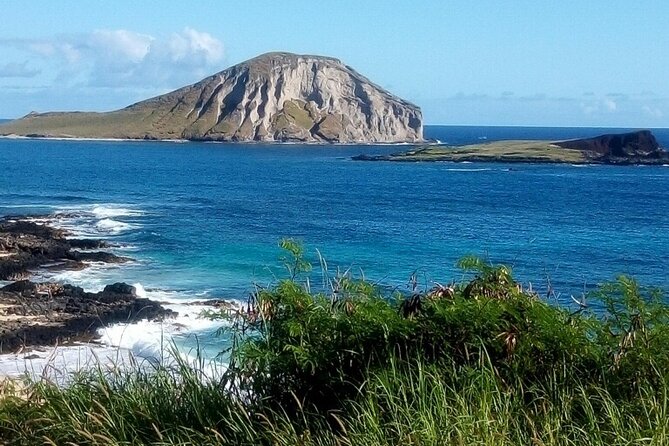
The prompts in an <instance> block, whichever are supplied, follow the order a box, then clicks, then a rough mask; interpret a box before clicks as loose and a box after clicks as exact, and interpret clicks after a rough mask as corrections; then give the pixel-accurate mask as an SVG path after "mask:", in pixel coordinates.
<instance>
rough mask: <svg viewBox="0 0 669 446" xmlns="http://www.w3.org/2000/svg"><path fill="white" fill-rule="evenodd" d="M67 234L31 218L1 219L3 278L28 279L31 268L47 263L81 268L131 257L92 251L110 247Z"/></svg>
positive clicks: (1, 264) (0, 273) (1, 269)
mask: <svg viewBox="0 0 669 446" xmlns="http://www.w3.org/2000/svg"><path fill="white" fill-rule="evenodd" d="M67 235H68V233H67V232H66V231H63V230H61V229H57V228H53V227H51V226H47V225H43V224H38V223H35V222H32V221H26V220H23V219H14V218H5V219H0V280H19V279H23V278H26V277H28V275H29V270H31V269H35V268H39V267H42V266H44V265H50V266H49V267H50V268H60V269H82V268H84V267H85V263H84V262H104V263H123V262H127V261H128V260H130V259H128V258H126V257H120V256H117V255H115V254H112V253H110V252H106V251H90V250H95V249H100V248H107V247H109V246H108V244H107V243H106V242H105V241H103V240H93V239H69V238H67ZM82 250H85V251H82Z"/></svg>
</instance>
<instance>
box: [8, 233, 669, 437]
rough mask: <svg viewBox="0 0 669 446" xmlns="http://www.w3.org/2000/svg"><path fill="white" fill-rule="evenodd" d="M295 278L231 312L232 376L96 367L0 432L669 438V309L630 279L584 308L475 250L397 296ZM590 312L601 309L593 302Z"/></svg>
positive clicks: (44, 393)
mask: <svg viewBox="0 0 669 446" xmlns="http://www.w3.org/2000/svg"><path fill="white" fill-rule="evenodd" d="M280 246H281V247H282V248H284V250H285V251H286V255H285V257H284V258H283V259H282V262H283V264H284V266H285V267H286V270H287V273H288V277H289V278H288V279H285V280H282V281H279V282H278V283H277V284H276V285H275V286H273V287H270V288H259V289H257V291H256V292H254V293H253V295H252V296H251V297H250V299H249V302H248V305H247V306H246V308H245V309H244V310H243V311H240V312H239V313H237V314H236V315H234V316H233V322H234V324H232V327H233V328H232V330H234V333H233V335H234V336H233V338H234V339H235V343H234V344H233V348H232V352H231V356H230V359H231V361H230V368H229V370H228V372H227V373H226V374H225V375H224V376H223V377H221V378H220V379H217V380H212V379H210V378H207V377H205V376H203V375H202V373H201V372H199V371H198V370H197V369H193V368H191V367H190V366H189V365H187V364H185V363H183V362H179V363H177V366H176V367H166V366H157V367H156V368H155V369H151V370H148V371H147V370H145V369H139V368H137V369H131V370H127V371H125V372H114V373H113V374H111V375H109V374H108V373H103V372H102V371H98V372H97V373H91V372H88V373H85V374H82V375H81V376H79V377H77V379H76V380H75V381H74V382H73V383H72V384H71V385H69V386H67V387H65V388H61V387H58V386H55V385H52V384H49V383H46V382H38V383H34V384H31V385H30V386H29V387H28V389H27V393H25V394H24V397H16V396H9V397H5V399H2V400H0V443H2V441H5V442H8V443H9V444H17V445H19V444H26V445H29V444H67V443H68V442H70V443H73V444H89V445H97V444H105V445H106V444H119V445H120V444H221V445H223V444H224V445H232V444H248V445H251V444H272V445H280V444H285V445H295V444H299V445H325V444H328V445H329V444H332V445H335V444H336V445H354V444H355V445H357V444H360V445H363V444H364V445H377V444H378V445H391V444H392V445H395V444H413V445H442V444H443V445H451V444H481V445H515V444H537V445H576V444H594V445H604V444H606V445H618V444H620V445H622V444H649V445H651V444H666V443H668V442H669V417H668V415H669V413H668V412H669V409H668V408H669V386H668V385H667V384H668V383H669V307H668V306H667V304H666V302H665V300H664V297H663V295H662V294H661V293H660V292H659V291H657V290H648V289H644V288H642V287H640V286H639V285H638V284H637V283H636V282H634V280H632V279H630V278H628V277H624V276H623V277H620V278H619V279H618V280H617V281H616V282H613V283H610V284H605V285H603V286H602V287H600V288H599V289H598V290H597V291H596V292H594V293H592V294H590V295H589V296H587V299H586V302H585V304H583V305H582V306H581V307H580V308H578V309H577V310H576V311H570V310H569V309H566V308H559V307H557V306H554V305H550V304H548V303H547V302H545V301H544V300H542V299H540V298H539V297H538V296H537V295H536V294H535V293H533V292H532V291H528V290H525V289H523V287H522V286H521V285H520V284H519V283H517V282H516V281H515V280H514V278H513V274H512V271H511V270H510V269H509V268H507V267H505V266H502V265H491V264H488V263H487V262H484V261H482V260H480V259H477V258H474V257H467V258H464V259H463V260H461V261H460V262H459V266H460V267H461V268H462V269H463V270H465V271H467V272H469V273H470V274H471V277H470V279H469V280H467V281H464V282H462V283H459V284H453V285H451V286H442V285H439V284H435V286H434V287H433V288H432V289H429V290H424V291H422V292H419V291H418V290H416V289H415V287H414V289H412V290H410V292H408V293H407V294H400V293H395V294H394V295H392V296H388V295H385V294H384V293H383V292H382V290H381V289H380V288H378V287H376V286H374V285H372V284H370V283H369V282H366V281H364V280H361V279H357V278H355V277H353V276H352V275H351V274H350V272H345V273H343V274H337V276H336V277H334V278H333V279H331V280H329V281H328V284H329V287H327V288H325V289H326V291H323V292H319V293H314V292H312V291H311V285H310V282H309V276H308V273H309V272H310V271H311V264H310V263H309V262H308V261H307V260H306V259H305V251H304V249H303V248H302V247H301V246H300V245H299V244H298V243H297V242H295V241H294V240H290V239H286V240H282V241H281V243H280ZM591 308H599V309H600V310H597V311H594V310H592V309H591Z"/></svg>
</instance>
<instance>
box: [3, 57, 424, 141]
mask: <svg viewBox="0 0 669 446" xmlns="http://www.w3.org/2000/svg"><path fill="white" fill-rule="evenodd" d="M0 134H3V135H9V134H14V135H22V136H49V137H85V138H130V139H188V140H209V141H296V142H336V143H353V142H363V143H366V142H382V143H396V142H420V141H422V140H423V124H422V114H421V111H420V109H419V108H418V107H417V106H415V105H413V104H411V103H409V102H407V101H404V100H402V99H400V98H398V97H396V96H393V95H392V94H390V93H389V92H387V91H386V90H384V89H382V88H380V87H379V86H377V85H375V84H373V83H372V82H371V81H369V80H368V79H367V78H365V77H364V76H362V75H360V74H359V73H357V72H356V71H355V70H353V69H352V68H350V67H348V66H346V65H344V64H343V63H342V62H340V61H339V60H337V59H333V58H328V57H320V56H306V55H296V54H290V53H268V54H264V55H261V56H258V57H256V58H254V59H251V60H249V61H246V62H243V63H240V64H238V65H235V66H233V67H231V68H228V69H227V70H224V71H222V72H220V73H217V74H215V75H213V76H210V77H208V78H206V79H203V80H202V81H200V82H198V83H196V84H193V85H190V86H186V87H183V88H180V89H178V90H175V91H173V92H171V93H167V94H165V95H162V96H158V97H155V98H152V99H148V100H146V101H142V102H138V103H136V104H133V105H131V106H129V107H127V108H124V109H122V110H117V111H113V112H108V113H81V112H76V113H43V114H39V113H31V114H29V115H27V116H25V117H24V118H21V119H19V120H16V121H12V122H10V123H7V124H4V125H0Z"/></svg>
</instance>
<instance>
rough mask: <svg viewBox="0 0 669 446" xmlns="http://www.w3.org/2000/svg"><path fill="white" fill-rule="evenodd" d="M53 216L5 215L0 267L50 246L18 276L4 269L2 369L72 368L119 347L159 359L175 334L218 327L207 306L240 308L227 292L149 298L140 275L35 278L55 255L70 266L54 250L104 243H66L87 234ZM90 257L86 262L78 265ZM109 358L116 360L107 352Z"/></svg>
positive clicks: (0, 225)
mask: <svg viewBox="0 0 669 446" xmlns="http://www.w3.org/2000/svg"><path fill="white" fill-rule="evenodd" d="M50 219H57V215H56V214H54V215H53V216H51V217H50V216H43V215H39V216H36V215H26V216H11V217H3V218H0V248H2V250H3V254H4V255H3V256H2V257H0V270H4V271H5V272H7V271H10V270H15V269H20V268H11V267H9V268H8V267H7V264H10V263H13V262H15V261H16V258H18V257H21V255H24V254H25V253H22V252H21V251H22V249H23V248H26V249H28V248H30V249H34V250H36V251H40V250H44V253H40V255H39V256H38V257H37V258H36V259H35V260H34V261H30V258H28V257H25V255H24V258H27V259H28V263H29V264H30V266H31V267H30V269H25V270H23V269H21V271H20V274H18V276H17V277H3V279H10V280H3V281H2V282H1V285H0V325H1V327H0V377H1V376H10V375H11V376H15V377H18V376H21V375H23V374H25V373H29V374H31V375H33V376H40V375H41V374H42V373H43V372H45V370H46V369H50V370H53V371H56V370H69V368H67V367H65V366H66V365H68V363H69V364H70V365H71V366H72V368H75V369H80V366H88V365H89V364H90V363H91V361H94V360H96V359H97V358H98V357H100V358H101V357H103V356H105V357H107V356H116V357H118V356H119V355H121V356H125V357H126V359H127V358H129V357H131V356H132V357H137V358H140V359H141V358H144V359H147V360H150V361H154V360H156V359H160V358H161V357H163V354H165V351H164V350H165V349H166V348H167V347H168V346H169V345H170V343H171V342H173V341H172V339H173V337H174V336H179V337H184V336H185V337H188V336H190V335H189V333H190V330H194V331H193V333H197V332H198V331H199V330H204V329H206V330H207V331H208V330H211V331H212V332H213V331H215V329H216V328H219V327H220V326H221V325H223V323H222V322H213V321H209V320H200V316H201V314H202V313H203V312H205V311H206V310H208V309H214V310H215V309H216V308H220V309H224V310H230V311H234V309H235V308H236V306H235V304H234V303H233V301H230V300H223V299H211V300H202V299H198V300H184V301H176V300H175V301H165V300H159V299H150V298H148V297H147V292H146V291H145V290H144V288H143V287H142V285H141V284H139V283H136V284H134V285H128V284H125V283H116V284H114V285H107V286H106V287H105V288H104V289H103V290H102V291H98V292H97V293H91V292H87V291H84V289H82V288H80V287H77V286H72V285H68V284H67V283H62V282H53V281H52V280H51V279H47V281H46V282H44V281H40V278H38V279H37V281H36V282H31V281H30V280H28V279H31V278H33V277H34V276H39V275H40V274H42V273H41V271H44V268H48V267H49V263H50V262H52V263H54V262H55V263H56V265H55V266H56V267H57V268H59V267H60V268H61V269H60V270H63V271H67V270H68V269H67V267H68V261H69V260H68V259H65V260H66V261H65V262H63V263H59V260H61V259H52V258H49V255H50V254H53V256H55V257H59V256H60V255H66V256H67V255H70V254H74V255H75V256H81V255H95V256H99V255H100V254H101V251H93V252H90V250H88V251H87V250H84V252H81V251H79V250H76V249H74V250H68V249H65V248H67V247H70V248H71V247H72V244H74V245H77V244H78V243H80V241H81V239H76V238H65V237H66V236H68V235H70V236H71V235H72V233H70V232H68V231H67V230H65V229H60V228H58V227H56V226H54V225H53V222H50V221H49V220H50ZM31 220H38V221H39V223H37V222H35V221H31ZM40 235H41V236H42V238H40V237H39V236H40ZM83 243H84V244H85V245H87V246H89V247H93V246H94V247H95V248H96V249H98V248H102V249H110V248H111V249H113V247H114V245H113V244H111V243H109V242H107V241H105V240H103V239H85V241H84V242H83ZM5 250H6V251H5ZM43 254H44V255H43ZM104 257H105V258H106V259H107V260H110V259H111V260H116V259H119V258H120V257H118V256H115V255H114V254H112V253H109V252H104ZM124 259H125V258H124ZM128 260H129V259H128ZM102 264H106V265H110V266H114V265H117V264H118V262H113V261H112V263H109V262H104V261H103V262H102ZM91 265H92V264H87V263H86V262H82V263H81V265H79V266H80V268H79V270H82V269H88V268H90V267H91ZM51 266H52V267H53V266H54V265H51ZM63 268H64V269H63ZM60 270H58V271H60ZM47 277H48V275H47ZM13 279H19V280H13ZM163 343H164V345H163ZM112 353H113V355H112ZM54 357H59V358H61V360H60V363H59V364H57V365H54V364H53V362H52V360H51V359H52V358H54ZM84 359H85V361H84ZM105 363H106V364H107V365H109V364H111V362H110V361H106V360H105ZM127 363H128V362H127V361H126V364H127ZM98 365H99V364H98ZM122 365H123V364H121V365H120V366H122Z"/></svg>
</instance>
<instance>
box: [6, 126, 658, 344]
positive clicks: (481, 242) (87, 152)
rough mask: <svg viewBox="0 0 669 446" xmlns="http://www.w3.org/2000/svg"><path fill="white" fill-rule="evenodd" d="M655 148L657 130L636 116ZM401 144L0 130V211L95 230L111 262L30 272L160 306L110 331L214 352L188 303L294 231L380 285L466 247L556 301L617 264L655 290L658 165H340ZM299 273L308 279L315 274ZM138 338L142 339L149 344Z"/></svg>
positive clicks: (444, 130)
mask: <svg viewBox="0 0 669 446" xmlns="http://www.w3.org/2000/svg"><path fill="white" fill-rule="evenodd" d="M624 130H626V129H599V128H597V129H594V128H538V127H531V128H528V127H453V126H427V127H426V131H425V134H426V137H427V138H431V139H435V140H439V141H442V142H444V143H448V144H468V143H480V142H485V141H494V140H499V139H569V138H580V137H588V136H595V135H598V134H602V133H609V132H621V131H624ZM653 132H654V134H655V135H656V137H657V138H658V140H659V141H660V144H661V145H662V146H663V147H669V130H668V129H654V130H653ZM404 148H405V147H404V146H371V145H363V146H354V145H352V146H314V145H298V144H295V145H271V144H252V145H243V144H233V143H229V144H217V143H177V142H127V141H115V142H110V141H58V140H31V139H1V140H0V172H2V175H0V215H25V214H34V215H44V214H54V213H61V215H62V216H61V217H60V218H59V219H58V220H56V221H55V223H57V224H58V225H60V226H63V227H66V228H68V229H70V230H71V231H72V232H73V233H74V234H75V235H78V236H83V237H102V238H107V239H109V240H111V241H112V242H114V243H115V244H117V245H118V247H117V248H116V251H117V252H119V253H121V254H122V255H126V256H130V257H132V258H133V259H135V261H134V262H131V263H130V264H126V265H112V266H109V265H92V266H91V267H90V268H88V269H85V270H83V271H68V272H58V273H53V272H39V273H38V277H40V278H42V279H49V280H59V281H64V282H68V283H72V284H75V285H80V286H83V287H84V288H86V289H87V290H91V291H96V290H99V289H101V288H102V287H103V286H104V285H105V284H108V283H112V282H117V281H124V282H128V283H132V284H138V286H140V285H141V287H140V288H141V289H143V290H144V292H145V293H146V295H147V296H148V297H150V298H153V299H157V300H162V301H167V302H171V303H172V305H173V306H174V307H175V308H176V309H178V310H180V311H181V313H182V316H183V317H181V318H180V319H179V320H178V321H177V323H174V324H172V325H169V324H166V325H160V326H158V325H150V324H149V325H143V326H134V327H128V326H122V327H116V328H115V327H111V328H110V329H109V330H108V331H107V332H106V333H105V336H103V340H105V341H106V342H107V343H108V344H110V345H118V346H121V347H124V348H127V349H129V350H132V351H134V352H139V353H140V354H141V352H143V351H145V350H146V349H147V348H148V349H149V350H150V351H154V352H155V348H156V347H155V345H156V342H158V341H161V342H164V334H165V333H166V332H167V333H168V334H169V335H170V336H174V339H175V342H177V344H178V345H179V346H182V347H185V348H191V347H193V346H194V345H195V342H196V341H195V340H194V339H195V338H194V335H197V336H198V337H197V343H198V344H199V345H200V346H202V347H203V348H205V349H207V351H210V352H216V351H218V350H220V349H221V348H222V346H224V344H225V340H224V339H221V338H218V337H216V336H214V335H213V332H214V331H215V328H217V327H218V326H220V322H211V321H207V320H202V319H200V318H198V317H197V316H198V314H199V311H201V309H202V308H201V307H199V306H188V305H185V304H186V303H188V302H192V301H198V300H205V299H211V298H223V299H230V300H236V301H243V300H244V299H245V298H246V297H247V296H248V294H249V293H250V292H252V290H253V288H254V285H255V284H260V285H268V284H271V283H273V282H275V281H276V280H277V279H279V278H282V277H285V275H286V273H285V271H284V270H283V267H282V266H281V262H280V261H279V257H280V256H281V252H280V250H279V248H278V246H277V244H278V241H279V240H280V239H281V238H283V237H293V238H296V239H298V240H300V241H301V242H302V243H303V244H304V246H305V247H306V250H307V255H308V259H309V260H311V261H312V262H313V263H314V265H318V264H319V255H322V256H323V258H325V259H326V260H327V264H328V268H329V271H330V272H331V273H333V272H335V271H336V270H337V268H339V269H341V270H346V269H351V270H352V271H354V272H356V273H357V274H364V276H365V277H366V278H368V279H369V280H372V281H374V282H376V283H378V284H379V285H380V286H382V287H385V288H387V289H388V290H393V289H396V290H400V291H403V290H404V291H406V290H407V289H408V288H407V287H408V281H409V278H410V276H411V275H412V274H415V275H416V277H417V278H418V280H419V285H420V286H421V287H423V288H429V287H431V286H432V285H433V284H434V282H439V283H447V282H450V281H451V280H460V279H461V278H462V277H463V276H462V273H461V272H460V271H458V270H457V268H456V267H455V264H456V262H457V260H458V259H459V258H461V257H462V256H465V255H468V254H475V255H478V256H481V257H483V258H485V259H488V260H489V261H491V262H494V263H504V264H507V265H510V266H511V267H512V268H513V270H514V272H515V275H516V276H517V278H518V279H520V280H522V281H523V282H526V283H528V282H531V283H532V286H533V288H534V289H536V290H539V291H540V292H544V291H545V290H546V288H547V284H548V282H549V281H550V283H551V284H552V286H553V289H554V290H555V292H556V293H557V303H561V304H564V305H568V304H570V303H571V296H575V297H580V296H581V294H582V293H584V292H587V291H588V290H591V289H592V288H593V287H595V286H596V285H597V284H599V283H602V282H605V281H609V280H613V279H615V277H616V276H617V275H619V274H629V275H632V276H634V277H636V278H637V279H638V280H639V281H640V282H641V283H643V284H646V285H652V286H659V287H664V288H667V289H669V276H668V275H667V271H669V206H668V205H667V204H668V203H669V167H666V166H653V167H650V166H595V165H590V166H572V165H541V164H522V165H521V164H485V163H460V164H456V163H388V162H378V163H373V162H356V161H352V160H351V159H350V157H351V156H353V155H358V154H360V153H368V154H386V153H392V152H396V151H399V150H402V149H404ZM320 278H321V274H320V273H318V272H317V271H315V272H314V273H313V277H312V285H313V286H320V284H321V280H320ZM152 349H153V350H152Z"/></svg>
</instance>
